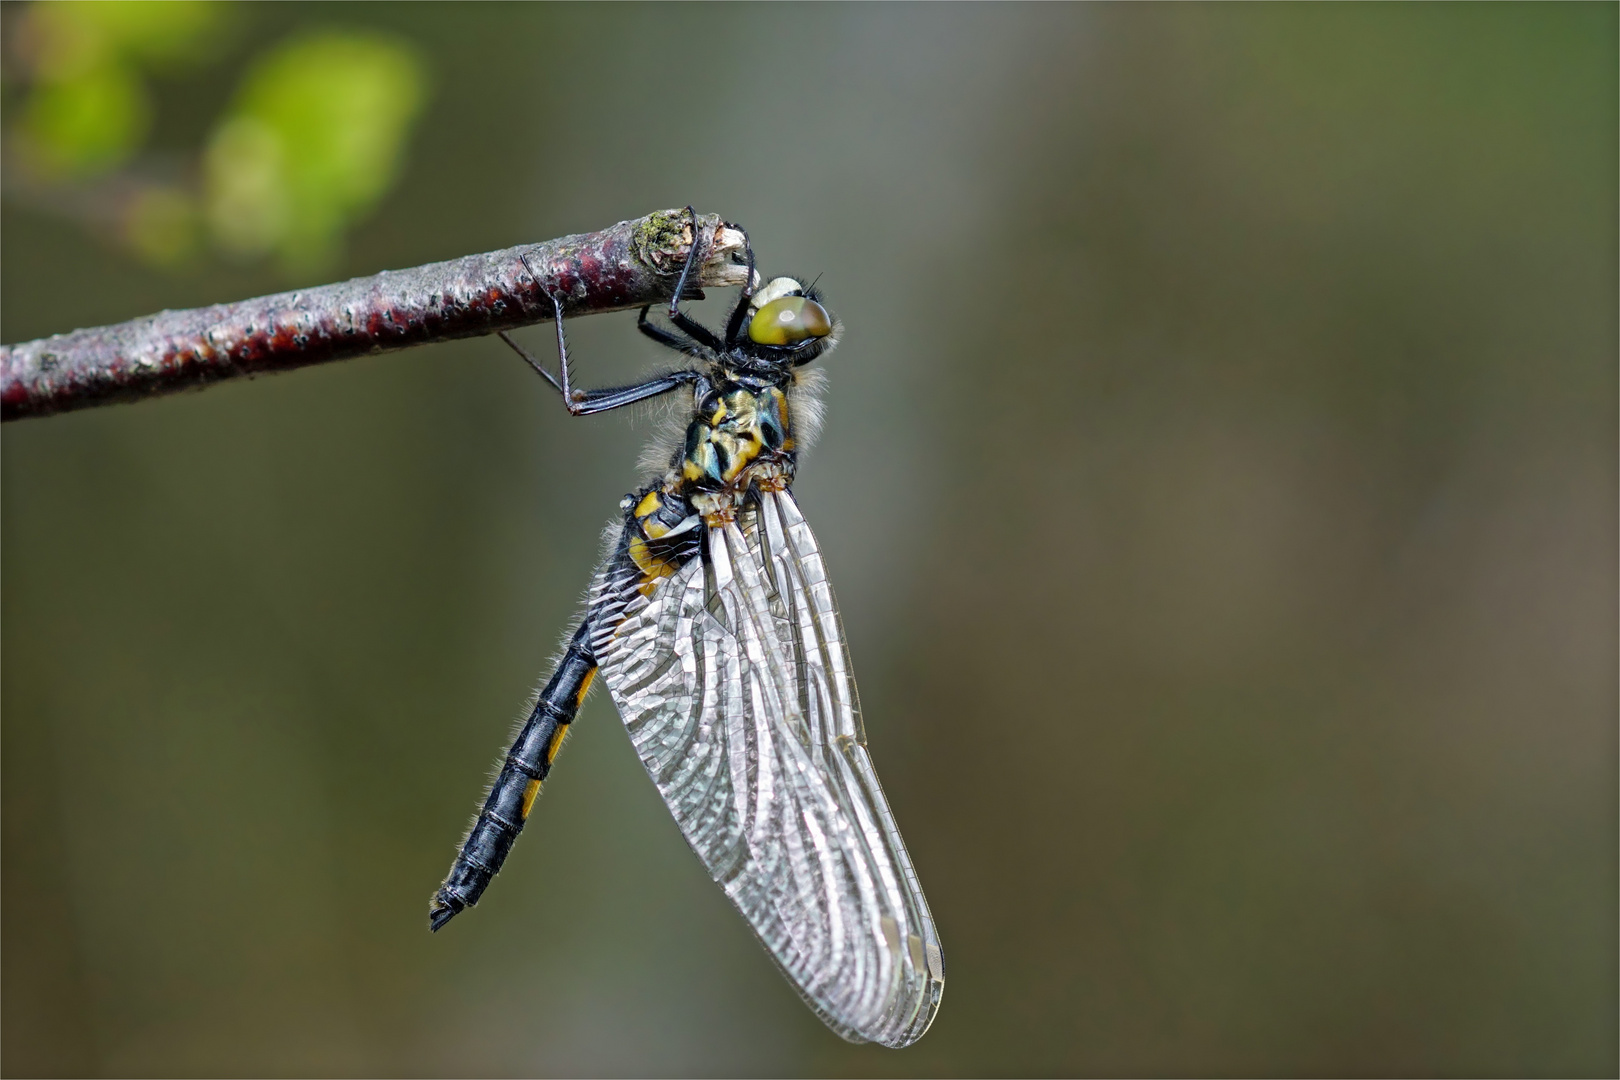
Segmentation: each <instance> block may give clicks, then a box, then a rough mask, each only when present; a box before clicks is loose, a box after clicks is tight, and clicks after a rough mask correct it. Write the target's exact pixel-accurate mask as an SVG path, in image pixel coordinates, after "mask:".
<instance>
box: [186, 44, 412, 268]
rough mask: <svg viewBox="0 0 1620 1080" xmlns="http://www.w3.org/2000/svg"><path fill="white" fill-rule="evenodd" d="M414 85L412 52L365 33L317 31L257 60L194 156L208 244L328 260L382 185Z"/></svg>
mask: <svg viewBox="0 0 1620 1080" xmlns="http://www.w3.org/2000/svg"><path fill="white" fill-rule="evenodd" d="M423 83H424V78H423V70H422V63H421V61H420V59H419V58H418V56H417V54H416V52H415V50H413V49H412V48H411V47H410V46H408V45H407V44H405V43H403V42H400V41H398V40H395V39H390V38H385V37H381V36H377V35H373V34H363V33H353V32H338V31H327V32H323V33H319V34H316V35H313V36H310V37H304V38H300V39H297V40H294V41H291V42H288V43H287V44H285V45H283V46H281V47H280V48H277V49H275V50H273V51H272V52H271V53H270V54H268V55H267V56H265V57H263V58H262V59H261V60H260V61H259V62H258V63H257V64H256V65H255V67H254V68H253V70H252V71H250V72H249V73H248V75H247V77H246V79H245V80H244V82H243V85H242V88H241V91H240V92H239V94H238V96H237V99H236V101H235V103H234V105H233V106H232V108H231V110H230V112H229V113H228V114H227V116H226V117H225V118H224V120H222V122H221V123H220V125H219V127H218V128H216V130H215V133H214V136H213V138H212V140H211V141H210V145H209V148H208V152H207V156H206V159H205V167H206V172H207V185H208V191H207V202H208V220H209V224H210V227H211V228H212V230H213V235H214V238H215V240H216V242H217V243H218V244H219V245H220V246H221V247H222V248H224V249H225V250H227V251H230V252H232V253H235V254H237V255H241V256H258V255H264V254H270V253H274V254H276V255H277V256H278V257H279V258H280V259H281V260H282V261H283V262H284V263H285V264H287V265H288V266H290V267H296V268H299V269H314V268H317V267H320V266H322V265H323V264H326V263H328V262H330V260H331V259H332V258H333V257H334V256H335V254H336V252H337V250H338V248H339V245H340V242H341V239H342V234H343V231H344V230H345V229H346V228H347V227H348V226H349V225H351V224H352V223H353V222H355V221H356V220H358V219H359V218H361V217H362V216H363V215H365V214H366V213H367V212H368V211H370V210H371V209H372V208H373V207H374V206H375V205H376V203H377V201H378V200H379V199H380V198H381V197H382V196H383V195H384V194H385V193H386V192H387V191H388V190H389V188H391V187H392V186H393V183H394V180H395V178H396V177H397V175H398V171H399V165H400V158H401V152H402V151H403V149H404V146H405V141H406V136H407V135H408V133H409V130H410V126H411V122H412V121H413V120H414V119H415V117H416V114H417V112H418V110H419V109H420V107H421V104H422V100H423V96H424V95H423V89H424V87H423Z"/></svg>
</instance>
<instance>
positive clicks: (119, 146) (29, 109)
mask: <svg viewBox="0 0 1620 1080" xmlns="http://www.w3.org/2000/svg"><path fill="white" fill-rule="evenodd" d="M225 14H226V12H225V9H224V8H223V7H222V6H221V5H219V4H217V3H212V2H209V0H174V2H164V0H130V2H128V3H119V4H110V3H95V2H88V0H63V2H61V3H44V4H34V5H32V6H31V7H29V9H28V11H27V13H26V14H25V15H24V16H23V17H22V25H21V26H20V27H19V40H20V41H21V43H22V44H21V51H22V53H23V60H24V63H25V64H26V65H27V66H28V67H29V68H30V69H31V71H32V74H33V80H34V85H33V87H32V89H31V92H30V94H29V96H28V101H27V103H26V105H25V106H24V119H23V126H22V131H21V132H20V133H19V138H18V149H19V150H20V151H21V152H22V153H23V154H24V155H25V160H26V161H27V162H28V164H29V166H31V167H32V168H34V169H36V170H38V171H39V172H40V173H41V174H42V175H43V176H45V177H49V178H60V179H66V178H81V177H86V176H94V175H97V174H99V173H104V172H106V171H108V170H109V169H114V168H117V167H118V166H120V165H122V164H124V163H125V162H126V161H128V160H129V159H130V157H131V156H132V155H133V154H134V153H135V152H136V151H137V150H138V149H140V145H141V142H142V140H143V139H145V138H146V135H147V131H148V129H149V128H150V126H151V122H152V101H151V95H150V94H149V93H148V92H147V88H146V84H145V82H144V80H143V79H142V77H141V69H142V68H143V67H146V66H151V67H158V66H160V65H163V66H168V65H174V64H176V63H183V62H184V61H185V60H186V59H187V58H188V57H191V58H195V57H196V56H197V55H198V54H199V53H200V52H201V51H202V50H204V49H205V48H206V47H207V45H208V44H209V42H210V38H211V37H213V36H214V35H216V34H217V32H218V31H219V29H220V27H221V23H222V22H223V21H224V17H225Z"/></svg>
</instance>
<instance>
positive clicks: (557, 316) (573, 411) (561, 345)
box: [500, 251, 585, 416]
mask: <svg viewBox="0 0 1620 1080" xmlns="http://www.w3.org/2000/svg"><path fill="white" fill-rule="evenodd" d="M518 260H519V261H520V262H522V263H523V268H524V269H525V270H527V271H528V272H529V276H530V277H531V278H533V279H534V283H535V284H536V285H537V286H539V288H540V291H541V292H543V293H545V294H546V299H547V300H550V301H551V311H552V319H553V321H554V322H555V323H556V325H557V367H558V368H559V369H560V370H561V372H562V382H558V381H557V380H556V379H553V378H552V377H551V375H550V374H549V373H548V372H547V371H546V369H545V368H543V367H541V366H540V364H539V362H538V361H536V360H535V358H534V357H532V356H530V355H529V354H528V353H527V352H525V351H524V350H523V349H522V348H520V347H519V346H518V344H517V342H515V341H513V340H512V339H511V338H510V337H507V336H506V333H505V331H501V332H500V334H501V340H502V341H504V342H506V343H507V344H508V345H510V346H512V348H514V349H517V353H518V355H519V356H521V357H523V359H524V360H526V361H528V363H529V366H530V367H532V368H534V369H535V370H536V371H538V372H539V373H540V374H542V375H544V376H545V377H546V381H547V382H549V383H550V384H551V385H552V386H555V387H556V388H557V389H558V390H559V391H561V392H562V396H563V407H564V408H566V409H567V410H568V413H569V415H570V416H583V415H585V414H584V413H583V412H581V411H580V410H579V408H578V405H579V401H578V395H576V394H575V393H574V391H573V389H572V388H571V387H570V386H569V385H568V337H567V335H566V334H564V333H563V305H562V300H560V299H559V298H557V297H556V296H554V295H553V294H552V292H551V290H550V289H549V288H547V287H546V283H545V281H544V280H542V279H541V277H540V275H539V274H537V273H535V272H534V267H532V266H530V265H529V258H528V256H527V255H524V254H523V253H522V252H521V251H520V252H518Z"/></svg>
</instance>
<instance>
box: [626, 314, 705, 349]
mask: <svg viewBox="0 0 1620 1080" xmlns="http://www.w3.org/2000/svg"><path fill="white" fill-rule="evenodd" d="M651 310H652V305H651V304H648V305H647V306H646V307H644V308H642V309H641V314H639V315H637V316H636V329H637V330H640V331H641V332H642V333H643V334H646V335H647V336H648V337H650V338H652V339H653V340H654V341H656V342H658V344H660V345H662V346H663V347H664V348H666V349H674V350H675V351H676V352H679V353H685V354H686V355H687V356H691V357H695V358H696V359H699V360H713V359H714V353H713V352H712V351H711V350H709V349H705V348H704V347H703V346H701V345H699V344H698V343H697V342H695V341H688V340H687V339H686V338H683V337H679V336H677V335H675V334H672V333H670V332H669V331H668V330H665V329H664V328H663V327H662V326H659V325H657V324H656V323H650V322H648V321H647V312H649V311H651Z"/></svg>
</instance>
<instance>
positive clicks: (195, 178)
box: [7, 0, 427, 274]
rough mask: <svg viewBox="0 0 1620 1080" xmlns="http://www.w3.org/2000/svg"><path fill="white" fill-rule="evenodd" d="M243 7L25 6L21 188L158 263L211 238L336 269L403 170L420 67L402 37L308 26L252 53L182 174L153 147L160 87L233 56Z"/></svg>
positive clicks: (420, 91) (188, 255) (250, 253)
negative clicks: (346, 243) (147, 155)
mask: <svg viewBox="0 0 1620 1080" xmlns="http://www.w3.org/2000/svg"><path fill="white" fill-rule="evenodd" d="M242 13H243V12H242V9H239V8H234V7H231V6H228V5H224V4H220V3H215V2H211V0H180V2H173V3H165V2H147V0H136V2H130V3H121V4H113V3H93V2H78V0H70V2H62V3H36V4H32V5H29V6H28V7H27V8H26V10H25V11H24V12H23V13H22V14H21V15H20V16H19V17H18V20H17V24H18V25H17V33H16V35H15V40H16V46H15V52H16V53H17V58H18V60H19V61H20V66H21V67H22V68H23V70H24V72H25V74H26V84H27V88H26V95H25V97H24V98H23V101H22V104H21V108H20V109H19V110H18V112H19V113H20V119H19V121H18V123H17V125H16V130H14V131H8V132H7V141H8V145H9V146H11V147H13V148H14V149H15V150H16V151H17V153H16V154H15V155H14V156H15V159H16V161H15V166H14V170H13V171H14V174H13V175H8V176H7V180H8V187H9V189H11V190H14V191H16V190H21V191H23V192H26V193H32V194H34V195H36V196H37V197H38V201H41V202H44V203H46V204H48V205H51V206H53V207H55V208H56V209H58V210H60V211H63V212H66V213H68V214H69V215H70V216H74V217H77V218H79V219H80V220H82V221H83V223H84V224H85V225H86V227H88V228H90V229H92V230H93V231H98V232H105V233H107V234H109V235H111V236H114V237H117V238H118V239H119V240H121V241H122V242H123V243H124V244H125V245H126V246H127V247H128V248H129V249H130V250H131V251H132V252H134V253H135V254H136V255H137V256H138V257H140V258H141V259H143V260H144V261H146V262H147V263H149V264H152V265H177V264H181V263H184V262H187V261H190V260H192V259H195V258H196V257H198V256H199V255H200V254H201V252H202V250H203V249H204V248H205V247H211V248H213V249H214V250H215V251H217V252H218V253H219V254H221V255H224V256H226V257H229V258H232V259H237V260H248V261H252V260H257V259H261V258H264V257H267V256H273V257H274V258H275V259H276V261H277V263H278V264H279V265H280V266H281V267H282V269H283V270H284V271H285V272H287V273H294V274H308V273H313V272H316V271H319V270H321V269H323V268H325V267H328V266H330V265H331V264H332V262H333V260H334V259H335V257H336V256H337V254H338V253H339V252H340V251H341V249H342V245H343V240H344V236H345V234H346V233H347V231H348V230H350V229H351V228H352V227H353V226H354V225H355V224H356V223H357V222H359V221H361V220H363V219H364V218H365V217H366V216H367V215H368V214H369V213H370V212H371V211H373V210H374V209H375V207H376V206H377V204H378V202H379V201H380V200H381V199H382V198H383V196H385V195H386V194H387V193H388V192H389V190H390V189H392V187H393V186H394V184H395V181H396V180H397V179H398V176H399V168H400V163H401V160H402V156H403V153H404V149H405V145H406V143H407V141H408V139H409V136H410V133H411V128H412V125H413V123H414V121H415V119H416V116H417V114H418V113H419V112H420V110H421V108H422V105H423V103H424V100H425V97H426V93H427V90H426V73H425V68H424V64H423V61H422V59H421V56H420V54H419V52H418V51H417V50H416V48H415V47H414V46H412V45H411V44H410V43H409V42H407V41H404V40H402V39H400V38H398V37H394V36H387V35H382V34H378V33H375V32H362V31H354V30H335V29H319V28H316V29H307V30H303V31H301V32H299V33H298V34H296V35H295V36H294V37H293V38H291V39H290V40H286V41H283V42H281V43H279V44H275V45H272V46H271V47H269V48H268V49H266V50H264V51H262V52H260V53H258V54H257V55H254V56H251V57H249V58H247V59H246V62H245V63H244V64H243V65H242V66H243V67H244V68H245V72H244V74H243V76H242V80H241V83H240V85H239V87H238V89H237V91H236V93H235V95H234V97H233V99H232V102H231V104H230V106H229V107H228V108H227V109H226V111H225V112H224V114H223V115H222V116H220V117H219V118H218V119H217V120H216V121H215V122H214V124H213V126H212V129H211V131H210V132H209V133H208V135H207V136H206V139H205V147H204V148H203V149H201V150H187V151H186V152H185V153H184V154H183V157H184V158H185V161H184V162H183V163H182V164H181V165H180V167H179V168H178V169H176V168H174V167H173V165H172V163H170V167H169V168H167V169H165V168H161V167H157V168H154V167H149V166H150V165H151V164H152V163H147V162H143V161H142V160H141V158H140V156H139V155H140V152H141V151H142V148H143V145H144V144H145V142H146V140H147V137H148V135H149V133H150V131H151V129H152V127H153V123H154V112H155V108H156V107H155V105H154V101H153V98H154V95H153V93H152V91H151V87H150V85H149V82H150V80H151V79H153V78H159V77H161V78H168V79H175V78H185V77H186V76H187V75H188V74H194V73H196V72H198V71H201V70H203V69H206V68H209V67H212V66H215V65H219V64H222V63H225V62H226V61H228V60H232V59H234V57H233V54H232V52H231V51H230V50H229V49H226V48H224V47H223V43H224V42H225V41H227V40H228V39H229V38H230V37H231V36H232V32H233V31H234V30H236V29H239V24H240V23H241V22H242ZM10 164H11V157H10V156H8V165H10ZM175 172H178V174H179V175H178V177H175V176H164V175H162V174H164V173H175ZM109 226H110V228H109Z"/></svg>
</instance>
